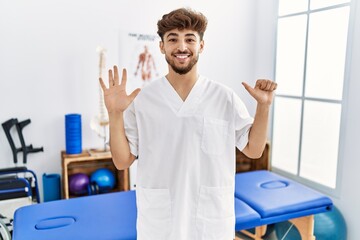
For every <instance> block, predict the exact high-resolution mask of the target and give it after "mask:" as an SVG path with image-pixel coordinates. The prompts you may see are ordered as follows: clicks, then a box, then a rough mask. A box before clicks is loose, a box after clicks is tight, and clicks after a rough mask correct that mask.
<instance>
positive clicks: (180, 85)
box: [165, 66, 198, 101]
mask: <svg viewBox="0 0 360 240" xmlns="http://www.w3.org/2000/svg"><path fill="white" fill-rule="evenodd" d="M165 77H166V78H167V80H168V81H169V83H170V84H171V86H172V87H173V88H174V89H175V91H176V92H177V93H178V94H179V96H180V97H181V99H182V100H183V101H185V100H186V98H187V96H188V95H189V93H190V91H191V89H192V88H193V86H194V85H195V83H196V81H197V79H198V73H197V70H196V66H194V67H193V69H191V71H190V72H188V73H186V74H183V75H180V74H178V73H176V72H174V71H173V70H172V69H171V67H169V73H168V74H167V75H166V76H165Z"/></svg>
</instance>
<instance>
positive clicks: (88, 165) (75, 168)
mask: <svg viewBox="0 0 360 240" xmlns="http://www.w3.org/2000/svg"><path fill="white" fill-rule="evenodd" d="M61 162H62V182H63V198H65V199H69V198H72V197H78V196H74V195H71V194H70V193H69V181H68V179H69V176H70V175H71V174H75V173H85V174H87V175H89V176H90V175H91V173H92V172H94V171H95V170H97V169H99V168H108V169H110V170H111V171H112V172H113V173H114V174H115V176H116V184H115V188H114V189H113V190H112V191H113V192H116V191H128V190H129V189H130V185H129V170H128V169H125V170H121V171H119V170H117V169H116V167H115V165H114V164H113V162H112V157H111V153H110V152H108V153H96V154H90V153H89V151H83V152H82V153H81V154H66V152H65V151H62V152H61Z"/></svg>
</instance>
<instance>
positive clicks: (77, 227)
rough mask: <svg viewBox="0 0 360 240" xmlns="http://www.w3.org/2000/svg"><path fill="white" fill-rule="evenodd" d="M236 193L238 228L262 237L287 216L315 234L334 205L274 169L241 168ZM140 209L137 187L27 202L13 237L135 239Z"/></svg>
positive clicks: (28, 239) (304, 232) (40, 239)
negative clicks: (319, 216)
mask: <svg viewBox="0 0 360 240" xmlns="http://www.w3.org/2000/svg"><path fill="white" fill-rule="evenodd" d="M234 195H235V217H236V225H235V231H243V232H244V233H245V234H247V235H248V236H250V237H252V238H253V239H256V240H258V239H262V236H263V235H264V233H265V232H266V225H268V224H272V223H276V222H281V221H290V222H292V223H293V224H294V225H295V226H296V227H297V228H298V230H299V232H300V234H301V236H302V239H305V240H306V239H311V240H312V239H315V237H314V236H313V225H314V218H313V215H314V214H316V213H321V212H326V211H330V210H331V208H332V201H331V200H330V199H329V198H328V197H326V196H324V195H323V194H321V193H318V192H316V191H314V190H312V189H310V188H308V187H305V186H304V185H301V184H299V183H297V182H295V181H292V180H290V179H287V178H284V177H281V176H279V175H278V174H275V173H272V172H269V171H254V172H246V173H239V174H236V183H235V194H234ZM136 214H137V210H136V198H135V192H134V191H127V192H116V193H108V194H102V195H94V196H89V197H78V198H73V199H69V200H58V201H53V202H46V203H42V204H36V205H31V206H26V207H22V208H20V209H18V210H17V211H16V213H15V217H14V232H13V240H25V239H26V240H32V239H34V240H52V239H62V240H70V239H79V240H80V239H86V240H116V239H119V240H135V239H136ZM246 229H254V231H253V233H251V232H249V231H246ZM237 239H239V238H237Z"/></svg>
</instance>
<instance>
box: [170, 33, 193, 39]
mask: <svg viewBox="0 0 360 240" xmlns="http://www.w3.org/2000/svg"><path fill="white" fill-rule="evenodd" d="M178 36H179V34H177V33H169V35H167V37H166V38H169V37H178ZM185 37H195V38H196V36H195V34H194V33H187V34H185Z"/></svg>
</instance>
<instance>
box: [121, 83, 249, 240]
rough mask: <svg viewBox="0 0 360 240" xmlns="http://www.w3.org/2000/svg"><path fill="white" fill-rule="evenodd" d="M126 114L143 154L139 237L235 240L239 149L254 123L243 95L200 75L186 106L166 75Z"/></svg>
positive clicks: (132, 140) (135, 150)
mask: <svg viewBox="0 0 360 240" xmlns="http://www.w3.org/2000/svg"><path fill="white" fill-rule="evenodd" d="M124 116H125V117H124V121H125V131H126V136H127V138H128V140H129V144H130V149H131V153H132V154H133V155H135V156H138V165H137V182H136V183H137V189H136V197H137V208H138V218H137V239H138V240H170V239H174V240H205V239H206V240H230V239H233V238H234V231H235V218H234V176H235V146H237V147H238V148H239V149H240V150H242V149H243V148H244V147H245V146H246V144H247V142H248V132H249V129H250V127H251V124H252V122H253V119H252V118H251V117H250V116H249V113H248V111H247V109H246V107H245V106H244V104H243V102H242V101H241V100H240V99H239V97H238V96H237V95H236V94H234V92H233V91H232V90H230V89H229V88H227V87H225V86H223V85H221V84H219V83H216V82H213V81H210V80H208V79H206V78H204V77H199V79H198V80H197V81H196V83H195V85H194V87H193V88H192V90H191V92H190V94H189V95H188V97H187V98H186V101H183V100H182V99H181V98H180V96H179V95H178V94H177V93H176V91H175V90H174V88H173V87H172V86H171V85H170V83H169V82H168V80H167V79H166V78H165V77H164V78H162V79H160V80H158V81H154V82H152V83H151V84H149V85H147V86H146V87H145V88H143V90H142V91H141V92H140V93H139V95H138V96H137V97H136V98H135V100H134V102H133V103H132V104H131V105H130V106H129V108H128V109H127V110H126V111H125V115H124Z"/></svg>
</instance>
